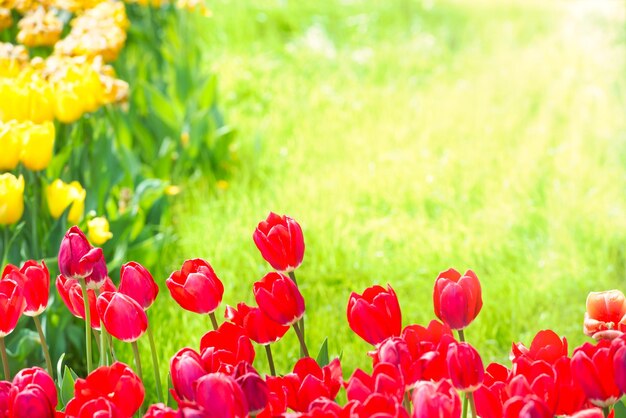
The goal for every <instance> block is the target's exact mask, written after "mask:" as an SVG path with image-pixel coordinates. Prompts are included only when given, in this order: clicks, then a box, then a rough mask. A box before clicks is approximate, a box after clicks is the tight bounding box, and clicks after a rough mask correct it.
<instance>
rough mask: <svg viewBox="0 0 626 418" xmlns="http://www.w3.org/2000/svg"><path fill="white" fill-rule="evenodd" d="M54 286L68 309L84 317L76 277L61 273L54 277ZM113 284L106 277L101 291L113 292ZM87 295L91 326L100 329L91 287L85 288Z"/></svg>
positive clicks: (80, 290)
mask: <svg viewBox="0 0 626 418" xmlns="http://www.w3.org/2000/svg"><path fill="white" fill-rule="evenodd" d="M55 284H56V288H57V291H58V292H59V296H61V300H62V301H63V302H64V303H65V306H67V308H68V309H69V311H70V312H71V313H72V315H74V316H75V317H77V318H81V319H83V320H84V319H85V304H84V300H83V291H82V289H81V287H80V284H79V283H78V280H76V279H68V278H67V277H65V276H63V275H59V276H58V277H57V279H56V283H55ZM115 290H116V289H115V285H114V284H113V282H112V281H111V279H109V278H108V277H107V278H106V280H105V281H104V284H103V285H102V287H101V291H103V292H114V291H115ZM87 295H88V297H89V312H90V322H91V324H90V325H91V328H93V329H96V330H99V329H100V317H99V316H98V310H97V307H96V292H95V291H94V290H93V289H87Z"/></svg>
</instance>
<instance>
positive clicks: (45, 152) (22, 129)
mask: <svg viewBox="0 0 626 418" xmlns="http://www.w3.org/2000/svg"><path fill="white" fill-rule="evenodd" d="M53 148H54V124H53V123H52V122H50V121H46V122H43V123H39V124H38V123H33V122H31V121H26V122H17V121H15V120H12V121H10V122H6V123H2V122H0V149H1V150H2V152H1V153H0V170H13V169H14V168H15V167H17V164H18V163H19V162H20V161H21V162H22V164H24V166H25V167H26V168H28V169H29V170H33V171H39V170H43V169H44V168H46V167H48V164H49V163H50V159H51V158H52V151H53Z"/></svg>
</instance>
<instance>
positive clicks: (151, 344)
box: [148, 325, 164, 402]
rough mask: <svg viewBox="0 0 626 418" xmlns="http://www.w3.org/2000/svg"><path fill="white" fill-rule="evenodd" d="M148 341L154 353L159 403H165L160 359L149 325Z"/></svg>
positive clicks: (153, 365) (153, 362) (153, 363)
mask: <svg viewBox="0 0 626 418" xmlns="http://www.w3.org/2000/svg"><path fill="white" fill-rule="evenodd" d="M148 340H149V341H150V351H152V368H153V369H154V379H155V380H156V389H157V397H158V399H159V402H164V398H163V388H162V386H161V373H159V357H158V356H157V353H156V345H155V344H154V336H153V335H152V327H150V325H148Z"/></svg>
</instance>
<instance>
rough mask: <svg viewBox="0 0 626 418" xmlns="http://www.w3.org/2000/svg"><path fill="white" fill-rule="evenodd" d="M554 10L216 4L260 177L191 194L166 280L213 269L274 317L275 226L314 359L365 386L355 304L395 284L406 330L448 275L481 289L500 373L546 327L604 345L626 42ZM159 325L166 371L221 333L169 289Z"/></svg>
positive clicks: (221, 46) (288, 362) (621, 238)
mask: <svg viewBox="0 0 626 418" xmlns="http://www.w3.org/2000/svg"><path fill="white" fill-rule="evenodd" d="M243 3H246V4H245V6H244V5H243ZM543 3H549V4H550V5H551V6H549V7H548V6H546V5H544V4H542V3H540V2H521V1H519V2H506V1H497V2H493V1H483V2H478V3H476V2H463V1H419V2H414V1H409V0H407V1H400V0H398V1H393V2H379V1H376V0H370V1H365V0H355V1H343V2H342V1H339V0H336V1H325V2H320V1H318V0H306V1H298V2H295V1H294V2H287V1H277V0H276V1H269V0H264V1H254V2H252V1H250V2H240V1H226V0H221V1H216V2H211V6H212V8H213V11H214V17H213V19H212V22H211V24H210V25H209V26H208V27H207V31H209V32H210V33H211V36H210V37H211V42H210V44H208V45H207V46H206V50H205V53H206V57H207V59H208V61H210V64H209V65H211V66H213V68H214V69H215V71H216V72H217V74H218V76H219V84H220V94H221V105H222V107H223V109H224V111H225V113H226V117H227V120H228V121H229V122H230V123H231V124H232V125H233V126H234V127H235V128H236V129H237V130H238V131H239V133H238V143H237V149H236V150H235V152H236V153H237V155H238V159H239V163H240V168H239V169H238V170H237V171H236V172H235V173H234V174H233V176H232V181H231V182H230V184H229V188H228V189H227V190H217V189H215V188H214V187H212V186H208V185H201V186H197V185H196V186H193V185H190V186H189V187H188V188H187V189H185V190H184V193H183V194H182V195H180V196H179V198H178V201H177V204H176V211H175V218H174V220H173V222H174V225H175V227H176V228H177V233H178V235H179V242H178V247H177V249H176V253H175V254H172V255H171V257H168V263H167V265H166V267H165V268H164V271H163V273H164V274H163V277H161V279H162V280H164V279H165V277H166V274H165V272H168V273H169V271H171V270H173V269H174V268H178V267H179V266H180V265H181V264H182V262H183V261H184V260H185V259H187V258H193V257H203V258H206V259H207V260H208V261H209V262H210V263H211V264H212V265H213V266H214V268H215V270H216V272H217V273H218V275H219V277H221V279H222V281H223V282H224V285H225V288H226V294H225V300H224V302H225V303H228V304H235V303H237V302H238V301H241V300H244V301H247V302H253V295H252V290H251V288H252V283H253V282H254V281H256V280H258V279H260V278H261V277H262V276H263V275H264V274H265V273H266V272H268V271H269V269H270V267H269V265H267V264H266V263H265V262H264V261H263V260H262V258H261V256H260V254H259V253H258V251H257V250H256V248H255V246H254V243H253V241H252V232H253V230H254V228H255V226H256V224H257V222H258V221H260V220H262V219H264V217H265V216H266V215H267V213H268V212H269V211H270V210H273V211H276V212H279V213H287V214H290V215H291V216H293V217H295V218H296V219H297V220H298V221H299V222H300V223H301V225H302V227H303V229H304V235H305V241H306V253H305V258H304V263H303V265H302V267H301V268H300V269H299V270H298V271H297V275H298V282H299V283H301V289H302V293H303V294H304V296H305V299H306V303H307V316H306V321H307V339H308V343H309V346H310V347H311V351H313V352H315V353H316V352H317V349H318V347H319V345H320V344H321V342H322V341H323V339H324V338H325V337H326V336H328V337H329V345H330V351H331V354H339V353H340V352H343V361H342V363H343V365H344V368H345V370H344V375H345V376H346V377H347V376H349V374H350V373H351V372H352V370H353V369H354V368H355V367H363V368H369V367H370V360H369V358H368V357H367V355H366V352H367V351H368V350H369V349H371V347H370V346H368V345H367V344H366V343H364V342H363V341H361V340H360V339H359V338H358V337H357V336H356V335H355V334H353V333H352V332H351V331H350V329H349V327H348V324H347V321H346V314H345V308H346V304H347V301H348V297H349V295H350V292H351V291H357V292H361V291H362V290H363V289H365V288H366V287H368V286H370V285H372V284H375V283H380V284H385V283H390V284H391V285H392V286H393V288H394V289H395V290H396V292H397V293H398V296H399V299H400V304H401V306H402V308H403V323H404V324H405V325H406V324H410V323H420V324H426V323H427V322H428V321H429V320H431V319H433V318H434V313H433V310H432V288H433V283H434V279H435V277H436V276H437V274H438V272H439V271H441V270H444V269H447V268H448V267H455V268H457V269H459V270H464V269H467V268H472V269H474V270H475V271H476V273H477V274H478V276H479V278H480V279H481V283H482V286H483V299H484V307H483V310H482V312H481V313H480V315H479V316H478V318H477V320H476V321H475V322H474V323H473V324H472V325H471V326H470V328H469V329H468V330H467V336H468V339H469V341H470V342H472V343H473V344H474V345H475V346H477V347H478V349H479V350H480V352H481V353H482V354H483V357H484V359H485V360H487V361H492V360H498V361H506V359H507V357H508V351H509V349H510V344H511V342H512V341H520V340H521V341H524V342H525V343H529V342H530V339H531V338H532V336H533V335H534V334H535V333H536V332H537V331H538V330H540V329H545V328H552V329H554V330H555V331H556V332H558V333H559V334H562V335H565V336H567V338H568V339H569V340H570V342H571V343H572V345H573V344H576V345H578V344H580V343H582V342H583V341H584V340H585V337H584V335H582V317H583V313H584V310H585V298H586V295H587V293H588V292H590V291H594V290H604V289H608V288H615V287H617V288H622V289H624V288H625V287H626V286H624V284H625V282H624V273H625V271H624V270H625V267H626V255H625V251H626V247H625V244H626V216H625V215H626V193H625V191H626V137H625V135H624V132H625V131H624V123H623V121H624V113H623V112H624V98H625V96H624V90H623V87H624V85H623V79H624V67H623V65H622V56H623V46H622V45H621V44H620V37H621V32H620V31H621V27H622V26H621V22H618V21H615V20H610V19H605V18H603V17H602V16H600V15H598V14H596V13H586V14H578V15H572V9H573V6H568V2H563V3H560V2H543ZM569 4H572V3H569ZM620 15H621V14H620ZM576 16H578V17H576ZM580 16H586V17H583V18H581V17H580ZM221 311H222V310H220V312H221ZM151 315H152V317H153V321H155V324H156V326H157V328H156V330H155V332H156V336H157V339H158V340H159V341H160V350H161V357H162V359H163V360H162V361H164V360H166V359H169V358H170V357H171V356H172V355H173V354H174V353H175V352H176V351H177V350H178V349H179V348H180V347H183V346H191V347H194V348H197V347H198V345H199V340H200V337H201V336H202V335H203V333H204V332H206V331H208V330H209V329H210V321H209V318H208V317H207V318H204V317H201V316H198V315H195V314H191V313H188V312H183V311H182V310H181V309H180V308H179V307H178V306H177V305H176V304H175V303H174V302H173V301H172V299H171V298H170V297H169V295H168V294H167V290H165V287H163V292H162V295H161V297H160V298H159V301H158V302H157V304H156V306H155V307H154V308H153V309H152V310H151ZM292 334H293V333H292V332H290V333H289V334H288V336H287V337H286V338H285V339H284V340H283V341H281V342H279V343H278V344H277V346H276V348H275V353H276V357H278V369H279V371H280V372H283V373H284V372H287V371H289V370H290V369H291V367H292V364H293V363H294V362H295V360H296V356H297V354H298V350H297V345H296V339H295V336H294V335H292ZM146 347H147V344H146ZM146 354H147V353H146ZM145 358H146V359H147V358H148V357H147V356H146V357H145ZM256 365H257V366H258V367H259V369H260V370H263V371H265V370H266V369H267V367H266V360H265V354H264V353H263V351H262V350H259V351H258V355H257V361H256ZM144 369H147V367H146V366H144Z"/></svg>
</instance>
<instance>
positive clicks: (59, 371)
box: [57, 353, 65, 389]
mask: <svg viewBox="0 0 626 418" xmlns="http://www.w3.org/2000/svg"><path fill="white" fill-rule="evenodd" d="M64 358H65V353H63V354H61V357H59V361H57V379H58V382H57V383H58V386H59V389H61V388H62V386H61V385H62V384H63V378H62V376H63V375H62V374H61V371H62V370H63V359H64Z"/></svg>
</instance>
